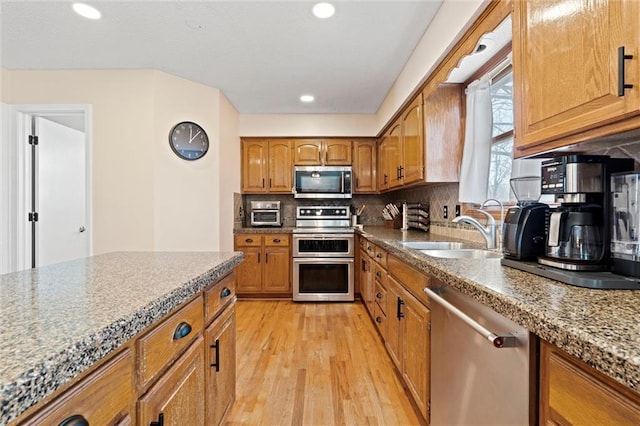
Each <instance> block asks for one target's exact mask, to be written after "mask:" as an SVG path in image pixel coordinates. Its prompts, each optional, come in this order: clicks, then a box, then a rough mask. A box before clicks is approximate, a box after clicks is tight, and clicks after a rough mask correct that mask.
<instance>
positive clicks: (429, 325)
mask: <svg viewBox="0 0 640 426" xmlns="http://www.w3.org/2000/svg"><path fill="white" fill-rule="evenodd" d="M427 330H429V331H431V321H429V324H427Z"/></svg>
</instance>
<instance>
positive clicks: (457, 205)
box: [456, 204, 460, 217]
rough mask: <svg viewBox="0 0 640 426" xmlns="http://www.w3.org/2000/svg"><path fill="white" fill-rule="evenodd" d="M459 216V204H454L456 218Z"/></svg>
mask: <svg viewBox="0 0 640 426" xmlns="http://www.w3.org/2000/svg"><path fill="white" fill-rule="evenodd" d="M458 216H460V204H456V217H458Z"/></svg>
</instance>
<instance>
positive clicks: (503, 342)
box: [424, 288, 517, 349]
mask: <svg viewBox="0 0 640 426" xmlns="http://www.w3.org/2000/svg"><path fill="white" fill-rule="evenodd" d="M424 292H425V293H427V296H429V297H430V298H431V299H432V300H433V301H434V302H436V303H438V304H439V305H441V306H442V307H443V308H445V309H446V310H448V311H449V312H451V313H452V314H453V315H455V316H457V317H458V318H460V319H461V320H462V321H463V322H464V323H465V324H467V325H468V326H469V327H471V328H472V329H474V330H475V331H476V332H478V333H479V334H480V335H481V336H482V337H484V338H485V339H487V340H488V341H490V342H491V344H492V345H493V346H494V347H496V348H498V349H501V348H513V347H515V346H516V341H517V339H516V337H515V336H513V335H511V334H502V335H498V334H496V333H494V332H492V331H491V330H488V329H486V328H485V327H484V326H482V324H478V323H477V322H476V321H474V320H473V319H472V318H470V317H469V316H468V315H467V314H465V313H464V312H462V311H461V310H460V309H458V308H456V307H455V306H453V305H452V304H451V303H449V302H448V301H447V300H446V299H445V298H444V297H442V296H440V295H439V294H438V293H436V292H435V291H433V290H432V289H430V288H425V289H424Z"/></svg>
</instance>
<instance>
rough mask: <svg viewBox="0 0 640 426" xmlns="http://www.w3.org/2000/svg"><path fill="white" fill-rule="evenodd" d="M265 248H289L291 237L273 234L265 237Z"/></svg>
mask: <svg viewBox="0 0 640 426" xmlns="http://www.w3.org/2000/svg"><path fill="white" fill-rule="evenodd" d="M264 245H265V246H281V247H289V235H287V234H273V235H265V236H264Z"/></svg>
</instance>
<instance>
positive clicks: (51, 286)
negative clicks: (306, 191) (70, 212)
mask: <svg viewBox="0 0 640 426" xmlns="http://www.w3.org/2000/svg"><path fill="white" fill-rule="evenodd" d="M241 261H242V254H240V253H235V252H210V253H203V252H198V253H196V252H194V253H189V252H175V253H169V252H164V253H163V252H118V253H109V254H103V255H98V256H94V257H89V258H85V259H78V260H74V261H70V262H64V263H60V264H55V265H49V266H44V267H40V268H36V269H30V270H25V271H20V272H15V273H11V274H6V275H2V276H0V320H1V321H2V324H3V327H2V330H0V359H1V360H2V362H1V364H0V401H1V402H0V410H1V411H0V425H4V424H6V423H7V422H9V421H10V420H11V419H14V418H16V417H17V416H19V415H20V414H21V413H23V412H24V411H26V410H27V409H29V408H30V407H32V406H33V405H35V404H36V403H38V402H40V401H41V400H43V399H45V398H47V396H48V395H50V394H51V393H52V392H54V391H55V390H56V389H58V388H60V387H61V386H64V385H65V384H66V383H68V382H70V381H72V380H73V379H74V378H76V377H77V376H79V375H82V373H83V372H85V371H86V370H87V369H89V368H90V367H92V366H93V365H94V364H96V363H98V362H100V361H101V360H102V359H103V358H106V357H109V356H110V354H112V353H114V352H116V351H118V349H119V348H120V347H121V346H122V345H124V344H125V343H126V342H128V341H130V340H131V339H132V338H133V337H134V336H136V335H137V334H139V333H140V332H141V331H143V330H145V329H147V328H148V327H149V326H151V325H153V324H155V323H157V322H159V321H161V320H162V319H163V318H165V317H167V316H168V314H170V313H171V312H173V311H175V310H176V308H178V307H180V306H181V305H183V304H184V303H185V302H187V301H189V300H191V299H193V298H194V297H195V296H197V295H198V294H199V293H201V292H202V291H203V290H204V289H205V288H207V286H209V285H211V284H212V283H215V282H216V281H218V280H220V279H221V278H222V277H224V276H225V275H228V274H229V273H230V272H231V271H233V269H234V268H235V267H236V266H237V265H238V264H239V263H240V262H241ZM200 309H202V308H200Z"/></svg>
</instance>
